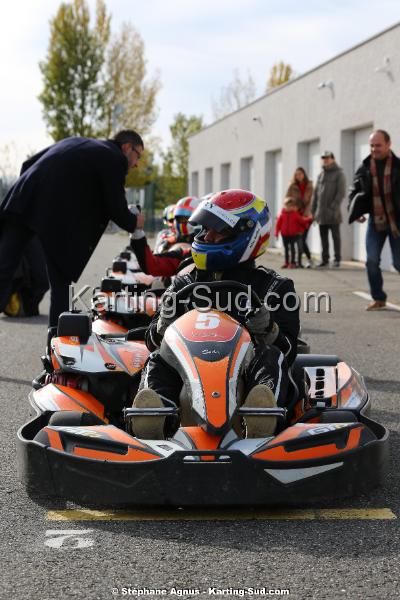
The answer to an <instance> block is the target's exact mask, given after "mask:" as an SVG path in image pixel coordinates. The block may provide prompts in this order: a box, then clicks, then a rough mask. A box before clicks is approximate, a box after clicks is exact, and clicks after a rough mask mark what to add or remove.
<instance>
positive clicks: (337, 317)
mask: <svg viewBox="0 0 400 600" xmlns="http://www.w3.org/2000/svg"><path fill="white" fill-rule="evenodd" d="M125 240H126V238H125V237H124V236H122V235H120V234H115V235H106V236H104V237H103V239H102V241H101V243H100V245H99V246H98V248H97V250H96V252H95V254H94V255H93V257H92V260H91V261H90V263H89V265H88V267H87V269H86V271H85V273H84V274H83V276H82V278H81V281H80V282H79V285H78V286H77V287H78V288H79V286H80V285H83V284H89V285H96V284H98V282H99V281H100V278H101V276H102V275H103V274H104V272H105V269H106V267H107V266H108V265H110V264H111V261H112V258H113V256H114V255H115V254H116V252H117V251H118V250H119V249H121V248H122V246H123V245H124V244H125ZM262 263H263V264H265V265H269V266H272V267H273V268H276V269H277V270H280V265H281V263H282V258H281V257H280V256H279V255H277V254H276V253H268V254H267V255H266V256H265V257H263V260H262ZM289 274H290V276H291V277H292V278H293V279H294V281H295V285H296V289H297V291H298V293H299V294H300V296H301V297H303V294H304V292H317V293H320V292H327V293H328V294H329V295H330V297H331V300H332V306H331V312H330V313H327V312H325V311H324V310H322V311H321V312H320V313H316V312H314V311H313V310H310V312H309V313H304V312H303V313H302V327H303V336H304V337H305V338H306V339H307V340H308V341H309V343H310V344H311V349H312V352H316V353H319V352H321V353H328V354H338V355H339V356H340V357H341V358H342V359H343V360H345V361H347V362H349V363H351V364H352V365H353V366H354V367H355V368H356V369H357V370H358V371H360V372H361V373H362V374H363V375H364V376H365V377H366V382H367V385H368V388H369V390H370V393H371V397H372V400H373V410H372V417H373V418H375V419H376V420H378V421H380V422H381V423H383V424H384V425H386V426H387V427H388V428H389V429H390V454H391V462H390V469H389V473H388V475H387V477H386V481H385V485H384V486H383V487H380V488H378V489H375V490H373V491H372V492H370V493H369V494H368V495H362V496H358V497H355V498H351V499H346V500H341V501H336V502H330V503H320V504H318V503H317V504H316V505H315V504H314V505H313V506H314V508H315V506H316V508H317V509H322V510H321V511H318V510H311V511H310V510H308V509H307V507H300V506H299V507H298V508H299V509H300V510H299V511H297V512H296V511H292V513H290V514H289V513H286V514H281V515H280V514H279V511H278V512H276V513H275V514H274V513H273V512H272V513H264V514H263V513H262V511H251V510H248V509H244V510H237V511H232V510H231V511H223V510H221V511H219V512H218V511H215V510H214V511H211V512H210V511H193V510H191V511H184V510H176V511H173V512H171V511H163V510H156V511H151V513H149V514H146V515H145V516H143V517H142V518H141V517H140V515H138V514H136V515H135V514H134V515H133V516H132V515H131V519H130V520H115V518H113V515H112V514H110V515H107V513H101V514H100V513H98V514H97V516H96V513H86V516H85V513H81V517H82V514H83V518H81V519H80V520H78V519H77V517H76V514H77V513H73V512H72V511H71V509H74V508H75V509H76V508H79V507H76V506H73V505H72V504H71V503H63V502H57V501H53V500H47V499H46V498H44V499H42V501H41V502H38V500H37V499H35V500H33V499H31V498H30V497H29V496H28V495H27V493H26V491H25V489H24V487H23V486H22V485H21V484H20V482H19V480H18V475H17V465H16V431H17V429H18V428H19V427H20V425H21V424H23V423H24V422H25V421H26V420H27V414H28V410H27V406H28V403H27V395H28V393H29V389H30V382H31V380H32V378H33V377H34V376H35V375H36V374H37V373H38V372H39V371H40V368H41V365H40V360H39V357H40V355H41V353H42V352H43V349H44V344H45V339H46V323H47V311H48V299H47V298H46V299H45V300H44V301H43V303H42V306H41V312H42V313H43V315H42V316H40V317H36V318H31V319H9V318H7V317H4V316H0V348H1V352H0V397H1V398H0V402H1V406H2V418H1V419H0V444H1V462H0V469H1V480H0V482H1V483H0V503H1V519H0V529H1V535H0V561H1V563H0V564H1V569H0V597H1V598H7V599H18V600H19V599H25V598H26V599H28V598H29V600H53V599H54V600H56V599H60V598H84V599H88V600H92V599H101V600H103V599H107V598H113V597H114V598H118V597H124V596H128V597H129V596H130V597H139V593H140V597H150V598H160V597H162V596H164V597H168V598H176V597H182V598H195V597H197V596H198V597H214V596H218V597H221V596H223V597H226V598H234V597H255V598H262V597H271V595H272V594H270V593H269V594H268V595H267V592H269V590H274V591H279V590H289V592H290V593H289V594H287V593H281V594H277V593H274V595H273V597H274V596H278V597H280V596H282V595H284V596H285V597H289V598H293V599H303V598H304V599H305V598H315V599H318V600H320V599H321V600H322V599H335V600H336V599H337V598H349V599H350V598H351V599H358V598H360V599H361V598H362V599H367V598H368V599H369V598H371V599H372V598H373V599H378V598H379V599H381V598H387V599H394V598H396V599H397V598H398V597H399V591H398V589H399V579H400V561H399V550H400V536H399V533H400V527H399V523H400V460H399V450H400V427H399V401H400V372H399V371H400V369H399V367H400V359H399V356H400V341H399V337H400V310H396V306H398V307H399V308H400V279H399V276H398V274H396V273H387V274H385V284H386V289H387V291H388V294H389V300H390V301H391V302H392V303H393V305H394V307H393V308H392V309H390V310H389V309H387V310H384V311H380V312H376V313H368V312H366V311H365V310H364V308H365V305H366V304H367V301H366V300H365V299H363V298H361V297H360V296H357V295H355V293H354V292H357V291H358V292H360V291H361V292H368V287H367V282H366V277H365V272H364V269H363V268H360V267H359V266H357V265H355V264H350V263H349V264H343V265H342V266H341V268H340V269H329V270H323V271H318V270H316V269H312V270H306V269H304V270H291V271H290V273H289ZM216 485H218V482H216ZM314 500H315V499H314ZM66 509H67V511H69V512H62V511H65V510H66ZM326 509H334V511H332V510H331V511H326ZM307 510H308V512H307ZM324 510H325V511H326V512H324ZM349 510H350V511H352V512H349ZM65 515H67V516H65ZM68 515H70V516H69V517H68ZM74 515H75V517H74ZM163 590H165V591H163ZM185 590H186V591H185Z"/></svg>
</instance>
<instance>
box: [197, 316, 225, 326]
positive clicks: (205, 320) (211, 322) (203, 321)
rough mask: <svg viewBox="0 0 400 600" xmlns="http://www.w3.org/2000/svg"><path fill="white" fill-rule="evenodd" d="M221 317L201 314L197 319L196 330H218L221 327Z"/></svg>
mask: <svg viewBox="0 0 400 600" xmlns="http://www.w3.org/2000/svg"><path fill="white" fill-rule="evenodd" d="M219 323H220V321H219V317H218V316H217V315H216V314H212V315H210V314H207V313H200V314H199V316H198V317H197V321H196V325H195V328H196V329H216V328H217V327H218V325H219Z"/></svg>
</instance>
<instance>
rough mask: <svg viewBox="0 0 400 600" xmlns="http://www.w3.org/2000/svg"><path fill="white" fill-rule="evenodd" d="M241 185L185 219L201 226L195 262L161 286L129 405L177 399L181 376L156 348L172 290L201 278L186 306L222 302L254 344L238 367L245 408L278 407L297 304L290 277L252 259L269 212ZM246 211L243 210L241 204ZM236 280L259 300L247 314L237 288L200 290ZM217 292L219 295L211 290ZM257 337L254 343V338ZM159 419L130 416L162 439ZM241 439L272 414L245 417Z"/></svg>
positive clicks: (139, 430)
mask: <svg viewBox="0 0 400 600" xmlns="http://www.w3.org/2000/svg"><path fill="white" fill-rule="evenodd" d="M252 196H253V195H252V194H251V193H250V192H246V191H243V190H228V191H225V192H219V193H217V194H214V196H213V197H212V198H211V199H210V200H205V201H203V202H202V203H201V204H200V205H199V207H198V208H197V210H196V211H195V212H194V214H193V216H192V217H191V219H190V221H191V222H192V223H194V224H200V225H202V227H203V229H202V231H201V232H200V233H199V234H198V235H197V236H196V237H195V239H194V242H193V244H192V254H193V258H194V262H195V265H196V268H194V269H193V270H192V271H191V272H190V273H186V274H185V275H181V276H177V277H176V278H175V280H174V282H173V283H172V285H171V286H170V287H169V288H168V290H167V291H166V292H165V294H164V297H163V300H162V304H161V308H160V309H159V311H158V313H157V314H156V315H155V316H154V318H153V321H152V323H151V324H150V327H149V329H148V331H147V336H146V343H147V346H148V348H149V349H150V350H152V351H153V353H152V355H151V357H150V359H149V361H148V363H147V365H146V367H145V370H144V375H143V378H142V383H141V388H142V389H141V390H140V391H139V393H138V394H137V396H136V398H135V400H134V407H135V408H147V407H162V406H163V402H164V403H165V404H167V405H168V404H170V402H171V401H172V402H174V403H177V402H178V401H179V400H178V399H179V394H180V391H181V388H182V380H181V378H180V376H179V375H178V373H177V372H176V371H175V369H173V368H171V367H170V366H169V365H168V364H167V363H166V362H165V360H164V359H163V358H162V356H161V354H160V352H159V351H158V348H159V347H160V345H161V341H162V339H163V336H164V333H165V331H166V329H167V327H168V326H169V325H170V324H171V323H172V322H173V321H174V320H175V319H176V318H178V317H179V316H180V315H181V314H182V313H183V312H184V311H183V306H182V305H179V304H178V305H177V303H176V301H175V298H176V294H177V292H178V291H179V290H181V289H182V288H183V287H185V286H187V285H189V284H190V283H193V282H196V283H199V285H200V284H201V288H199V292H200V289H201V295H202V296H203V297H204V296H207V298H204V299H203V298H199V297H198V296H199V295H198V296H197V297H195V298H194V299H193V297H192V298H191V299H189V303H188V304H187V307H186V309H191V308H198V309H199V310H204V309H207V308H208V309H209V308H210V306H212V307H214V308H217V309H218V307H223V308H225V307H227V306H228V307H229V308H228V309H227V310H226V312H227V313H228V314H229V315H230V316H232V317H233V318H234V319H236V320H238V321H239V322H242V323H244V324H245V326H246V328H247V329H248V331H249V333H250V334H251V335H252V336H253V338H254V340H255V342H256V349H255V353H254V356H253V358H252V359H251V361H250V363H249V364H248V365H247V367H246V369H245V373H244V383H245V396H246V400H245V402H244V404H245V405H246V406H247V407H253V408H256V407H270V408H271V407H274V406H276V405H277V404H278V405H279V406H284V405H285V403H286V401H287V390H288V382H289V378H288V366H289V365H291V364H292V363H293V361H294V359H295V357H296V352H297V338H298V335H299V329H300V322H299V306H298V298H297V296H296V293H295V289H294V286H293V282H292V280H290V279H287V278H285V277H281V276H280V275H279V274H278V273H276V272H275V271H273V270H271V269H264V268H256V266H255V261H254V259H255V258H256V257H257V256H259V255H260V254H262V253H263V252H264V251H265V246H266V243H267V240H268V237H269V227H270V217H269V212H268V209H267V207H266V204H265V202H264V201H263V200H261V198H256V197H255V196H253V199H254V200H253V201H252ZM246 209H247V210H246ZM211 281H222V282H223V281H235V282H239V283H242V284H244V285H245V286H250V287H251V290H252V291H254V292H255V293H256V294H257V295H258V297H259V298H260V299H261V300H263V301H264V304H263V305H262V307H261V308H259V309H258V310H255V311H254V312H251V313H249V306H248V304H247V299H246V298H245V297H244V296H243V293H241V294H242V296H243V297H242V298H241V299H242V302H241V303H240V302H239V301H238V302H237V301H236V297H237V296H238V292H237V291H236V292H233V293H232V292H230V291H229V290H227V291H226V293H225V292H214V291H213V290H212V289H211V288H209V289H208V291H207V282H211ZM217 294H218V295H217ZM257 342H259V344H257ZM164 419H165V418H164V417H141V416H139V417H134V418H133V430H134V432H135V434H136V435H137V436H138V437H143V438H152V437H153V438H155V439H157V438H162V437H163V435H164ZM245 421H246V427H247V436H248V437H264V436H265V435H271V434H272V433H273V431H274V430H275V426H276V417H261V418H260V417H246V419H245Z"/></svg>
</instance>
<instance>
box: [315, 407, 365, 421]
mask: <svg viewBox="0 0 400 600" xmlns="http://www.w3.org/2000/svg"><path fill="white" fill-rule="evenodd" d="M357 421H358V419H357V417H356V415H355V414H354V413H352V412H351V411H350V410H327V411H325V412H322V413H321V416H320V423H357Z"/></svg>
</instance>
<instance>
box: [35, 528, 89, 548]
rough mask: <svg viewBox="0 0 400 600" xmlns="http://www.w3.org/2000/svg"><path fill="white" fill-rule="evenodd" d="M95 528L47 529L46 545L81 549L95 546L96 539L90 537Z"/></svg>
mask: <svg viewBox="0 0 400 600" xmlns="http://www.w3.org/2000/svg"><path fill="white" fill-rule="evenodd" d="M92 531H93V529H47V531H46V539H45V541H44V545H45V546H48V547H49V548H56V549H60V548H66V549H68V550H70V549H73V550H75V549H77V548H79V549H81V548H90V547H91V546H94V539H92V538H91V537H88V534H90V533H91V532H92Z"/></svg>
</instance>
